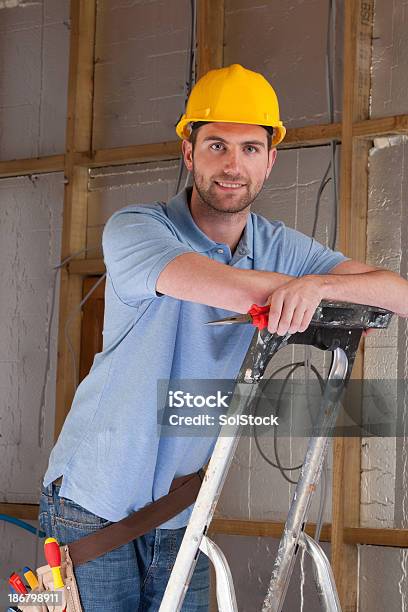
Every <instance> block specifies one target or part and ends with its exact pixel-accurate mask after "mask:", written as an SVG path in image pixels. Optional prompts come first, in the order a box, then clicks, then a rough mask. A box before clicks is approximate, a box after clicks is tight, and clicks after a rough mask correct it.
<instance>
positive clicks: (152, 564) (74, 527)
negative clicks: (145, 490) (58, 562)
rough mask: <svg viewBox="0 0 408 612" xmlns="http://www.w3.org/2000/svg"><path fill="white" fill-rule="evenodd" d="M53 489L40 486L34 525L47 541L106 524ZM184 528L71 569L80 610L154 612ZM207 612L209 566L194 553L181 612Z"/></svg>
mask: <svg viewBox="0 0 408 612" xmlns="http://www.w3.org/2000/svg"><path fill="white" fill-rule="evenodd" d="M59 489H60V487H59V486H58V485H55V484H50V485H49V486H48V487H43V488H42V492H41V499H40V514H39V522H40V526H41V529H42V530H43V531H45V533H46V535H47V537H54V538H56V540H57V541H58V542H59V544H69V543H70V542H73V541H75V540H78V539H79V538H82V537H83V536H86V535H88V534H90V533H92V532H95V531H96V530H97V529H101V528H102V527H106V526H107V525H110V524H111V523H110V521H107V520H105V519H103V518H101V517H99V516H96V515H95V514H92V513H91V512H88V510H85V508H83V507H82V506H80V505H78V504H76V503H75V502H73V501H71V500H70V499H66V498H64V497H59V495H58V493H59ZM185 529H186V528H185V527H181V528H180V529H153V530H152V531H149V532H148V533H146V534H145V535H143V536H141V537H139V538H136V539H135V540H133V541H132V542H130V543H129V544H125V545H123V546H120V547H119V548H116V549H115V550H112V551H111V552H108V553H106V554H104V555H101V556H100V557H97V558H96V559H93V560H92V561H88V562H87V563H84V564H83V565H79V566H78V567H76V568H74V574H75V578H76V582H77V585H78V590H79V593H80V598H81V603H82V607H83V610H84V612H157V611H158V610H159V607H160V602H161V600H162V598H163V594H164V591H165V588H166V585H167V582H168V579H169V576H170V573H171V570H172V568H173V565H174V562H175V559H176V555H177V552H178V549H179V547H180V544H181V540H182V539H183V535H184V532H185ZM208 609H209V565H208V559H207V557H206V556H205V555H204V553H202V552H200V554H199V557H198V560H197V564H196V567H195V571H194V573H193V575H192V578H191V582H190V586H189V588H188V590H187V593H186V596H185V599H184V603H183V606H182V608H181V610H182V612H208Z"/></svg>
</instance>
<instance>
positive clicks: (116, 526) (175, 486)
mask: <svg viewBox="0 0 408 612" xmlns="http://www.w3.org/2000/svg"><path fill="white" fill-rule="evenodd" d="M204 474H205V471H204V470H203V469H201V470H198V472H193V473H192V474H187V475H186V476H180V477H179V478H175V479H174V480H173V482H172V483H171V487H170V491H169V492H168V493H167V495H163V497H160V498H159V499H157V500H156V501H154V502H152V503H151V504H148V505H147V506H144V507H143V508H140V510H137V511H136V512H133V514H130V515H129V516H127V517H125V518H124V519H122V520H121V521H118V522H117V523H112V525H108V526H107V527H103V528H101V529H99V530H98V531H96V532H95V533H91V534H90V535H88V536H85V537H83V538H80V539H79V540H77V541H76V542H71V543H70V544H69V545H68V548H69V554H70V557H71V559H72V563H73V565H74V566H75V565H82V563H86V562H87V561H91V560H92V559H95V558H96V557H99V556H100V555H103V554H105V553H107V552H109V551H111V550H114V549H115V548H118V547H119V546H122V545H123V544H127V543H128V542H131V541H132V540H134V539H135V538H138V537H140V536H142V535H144V534H145V533H147V532H148V531H151V530H152V529H154V528H155V527H158V526H159V525H161V524H162V523H165V522H166V521H168V520H169V519H171V518H173V516H176V515H177V514H179V513H180V512H182V511H183V510H185V509H186V508H188V507H189V506H191V504H193V503H194V502H195V500H196V499H197V495H198V492H199V490H200V487H201V483H202V481H203V478H204ZM58 480H61V479H58ZM54 482H55V481H54Z"/></svg>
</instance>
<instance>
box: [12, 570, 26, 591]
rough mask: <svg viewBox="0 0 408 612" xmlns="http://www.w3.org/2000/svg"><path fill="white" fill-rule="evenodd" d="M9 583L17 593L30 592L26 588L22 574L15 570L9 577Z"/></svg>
mask: <svg viewBox="0 0 408 612" xmlns="http://www.w3.org/2000/svg"><path fill="white" fill-rule="evenodd" d="M9 584H10V585H11V586H12V587H13V589H14V590H15V591H16V592H17V593H28V591H27V589H26V588H25V585H24V582H23V581H22V580H21V578H20V576H19V575H18V574H16V572H13V573H12V574H11V576H10V578H9Z"/></svg>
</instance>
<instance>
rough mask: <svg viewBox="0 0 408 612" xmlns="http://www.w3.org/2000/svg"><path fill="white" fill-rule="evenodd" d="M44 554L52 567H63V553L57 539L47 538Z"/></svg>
mask: <svg viewBox="0 0 408 612" xmlns="http://www.w3.org/2000/svg"><path fill="white" fill-rule="evenodd" d="M44 554H45V558H46V559H47V563H48V565H49V566H50V567H60V566H61V551H60V548H59V546H58V542H57V540H56V539H55V538H47V539H46V540H45V544H44Z"/></svg>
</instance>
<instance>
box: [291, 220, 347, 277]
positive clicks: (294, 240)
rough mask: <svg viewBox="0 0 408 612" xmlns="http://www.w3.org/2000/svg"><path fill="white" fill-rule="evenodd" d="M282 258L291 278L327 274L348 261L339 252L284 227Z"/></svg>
mask: <svg viewBox="0 0 408 612" xmlns="http://www.w3.org/2000/svg"><path fill="white" fill-rule="evenodd" d="M284 258H285V260H286V262H287V264H288V267H289V269H290V271H288V272H287V273H288V274H292V275H293V276H305V275H306V274H327V273H328V272H330V270H332V269H333V268H334V267H335V266H337V265H338V264H339V263H341V262H343V261H347V259H349V258H348V257H346V256H345V255H343V253H341V252H340V251H333V250H332V249H330V248H328V247H325V246H323V245H322V244H320V242H317V240H315V239H314V238H311V237H310V236H306V235H305V234H302V233H301V232H298V231H297V230H294V229H292V228H288V227H285V237H284Z"/></svg>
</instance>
